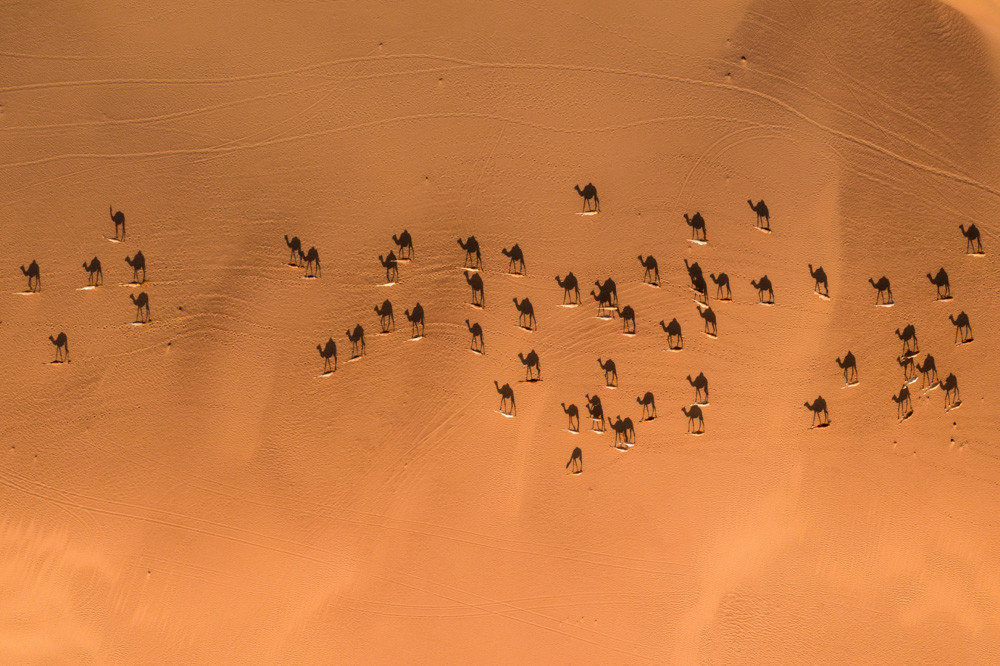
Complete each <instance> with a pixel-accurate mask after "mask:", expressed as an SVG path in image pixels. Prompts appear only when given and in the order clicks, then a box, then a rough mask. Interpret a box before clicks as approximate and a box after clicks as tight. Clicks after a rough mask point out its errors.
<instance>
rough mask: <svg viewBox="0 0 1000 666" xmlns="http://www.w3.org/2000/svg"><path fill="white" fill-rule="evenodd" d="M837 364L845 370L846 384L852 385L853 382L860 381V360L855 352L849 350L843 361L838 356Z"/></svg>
mask: <svg viewBox="0 0 1000 666" xmlns="http://www.w3.org/2000/svg"><path fill="white" fill-rule="evenodd" d="M837 365H839V366H840V369H841V370H843V371H844V383H845V384H847V385H848V386H850V385H851V384H852V383H855V384H856V383H857V382H858V361H857V359H855V358H854V352H852V351H848V352H847V354H846V355H845V356H844V360H843V361H841V360H840V357H839V356H838V357H837Z"/></svg>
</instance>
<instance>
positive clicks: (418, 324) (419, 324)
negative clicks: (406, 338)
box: [404, 303, 424, 338]
mask: <svg viewBox="0 0 1000 666" xmlns="http://www.w3.org/2000/svg"><path fill="white" fill-rule="evenodd" d="M404 314H405V315H406V318H407V319H409V320H410V337H411V338H416V337H423V335H424V306H422V305H421V304H420V303H417V304H416V305H414V306H413V312H412V313H411V312H410V311H409V310H405V311H404ZM418 328H419V330H420V335H419V336H418V335H417V330H418Z"/></svg>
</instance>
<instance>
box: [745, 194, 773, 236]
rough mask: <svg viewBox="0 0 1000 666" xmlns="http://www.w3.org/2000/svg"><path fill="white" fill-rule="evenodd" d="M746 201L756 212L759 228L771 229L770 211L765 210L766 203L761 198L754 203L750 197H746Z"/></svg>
mask: <svg viewBox="0 0 1000 666" xmlns="http://www.w3.org/2000/svg"><path fill="white" fill-rule="evenodd" d="M747 203H748V204H750V210H752V211H753V212H755V213H757V226H758V227H759V228H761V229H765V230H767V231H770V230H771V213H770V212H769V211H768V210H767V204H765V203H764V200H763V199H761V200H760V201H758V202H757V203H754V202H753V201H751V200H750V199H747Z"/></svg>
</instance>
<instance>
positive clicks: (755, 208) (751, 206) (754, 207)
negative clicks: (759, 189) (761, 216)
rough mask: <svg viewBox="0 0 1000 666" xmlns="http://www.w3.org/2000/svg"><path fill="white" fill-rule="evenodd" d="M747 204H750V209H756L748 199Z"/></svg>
mask: <svg viewBox="0 0 1000 666" xmlns="http://www.w3.org/2000/svg"><path fill="white" fill-rule="evenodd" d="M747 203H748V204H750V207H751V208H753V209H754V210H756V209H757V207H756V206H754V205H753V201H751V200H750V199H747Z"/></svg>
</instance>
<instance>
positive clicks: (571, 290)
mask: <svg viewBox="0 0 1000 666" xmlns="http://www.w3.org/2000/svg"><path fill="white" fill-rule="evenodd" d="M556 284H558V285H559V286H560V287H562V289H563V304H564V305H565V304H566V297H567V296H568V297H569V302H570V304H571V305H572V304H576V303H579V302H580V283H579V282H577V279H576V276H575V275H573V273H572V271H571V272H569V273H567V274H566V277H565V278H563V279H559V276H558V275H557V276H556ZM574 294H575V296H574Z"/></svg>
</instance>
